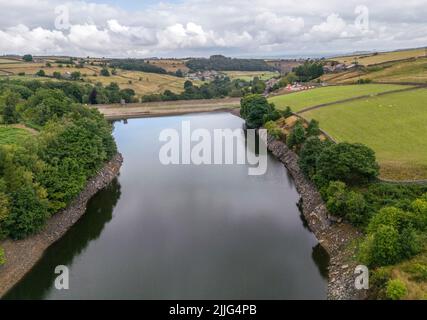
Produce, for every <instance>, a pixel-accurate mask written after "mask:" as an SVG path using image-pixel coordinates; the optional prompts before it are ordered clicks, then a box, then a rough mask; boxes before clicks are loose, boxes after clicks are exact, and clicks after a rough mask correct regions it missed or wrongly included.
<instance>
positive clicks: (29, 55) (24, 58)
mask: <svg viewBox="0 0 427 320" xmlns="http://www.w3.org/2000/svg"><path fill="white" fill-rule="evenodd" d="M22 60H24V61H26V62H31V61H33V56H32V55H31V54H26V55H24V56H23V57H22Z"/></svg>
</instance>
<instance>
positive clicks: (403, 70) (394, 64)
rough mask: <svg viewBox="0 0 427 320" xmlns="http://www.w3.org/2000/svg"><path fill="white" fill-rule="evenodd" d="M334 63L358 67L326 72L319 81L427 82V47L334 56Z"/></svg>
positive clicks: (337, 82) (341, 82)
mask: <svg viewBox="0 0 427 320" xmlns="http://www.w3.org/2000/svg"><path fill="white" fill-rule="evenodd" d="M331 61H335V63H341V64H344V65H345V66H351V65H353V64H354V63H355V62H357V63H358V66H357V67H353V68H350V69H349V70H346V69H344V70H342V71H339V72H332V73H327V74H324V75H323V76H322V77H321V78H320V80H321V81H324V82H327V83H334V84H351V83H356V82H358V81H366V80H367V81H373V82H392V83H420V84H424V83H427V54H426V50H424V49H414V50H406V51H393V52H385V53H379V54H377V55H363V56H344V57H337V58H333V59H331Z"/></svg>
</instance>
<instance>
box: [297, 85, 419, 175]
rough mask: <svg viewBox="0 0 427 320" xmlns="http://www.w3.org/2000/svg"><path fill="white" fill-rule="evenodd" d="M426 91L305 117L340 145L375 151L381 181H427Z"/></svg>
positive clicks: (355, 103) (342, 106)
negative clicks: (314, 121)
mask: <svg viewBox="0 0 427 320" xmlns="http://www.w3.org/2000/svg"><path fill="white" fill-rule="evenodd" d="M426 101H427V90H426V89H418V90H413V91H407V92H400V93H391V94H388V95H384V96H378V97H372V98H368V99H362V100H358V101H353V102H349V103H343V104H337V105H331V106H328V107H325V108H320V109H316V110H312V111H308V112H304V113H302V116H303V117H305V118H307V119H312V118H314V119H316V120H318V121H319V122H320V126H321V128H322V129H324V130H325V131H327V132H328V133H329V134H330V135H331V136H332V137H334V138H335V139H336V140H337V141H348V142H360V143H364V144H366V145H368V146H369V147H371V148H372V149H373V150H375V152H376V155H377V159H378V161H379V162H380V165H381V177H383V178H389V179H426V178H427V129H426V123H427V105H426Z"/></svg>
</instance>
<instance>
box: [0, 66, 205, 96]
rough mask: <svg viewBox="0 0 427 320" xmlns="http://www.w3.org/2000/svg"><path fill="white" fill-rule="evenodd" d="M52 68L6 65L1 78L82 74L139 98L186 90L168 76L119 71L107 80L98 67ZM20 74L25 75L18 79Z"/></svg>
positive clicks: (2, 68)
mask: <svg viewBox="0 0 427 320" xmlns="http://www.w3.org/2000/svg"><path fill="white" fill-rule="evenodd" d="M159 61H160V60H159ZM162 61H163V60H162ZM168 61H174V60H168ZM51 64H52V66H51V67H46V64H45V63H44V62H43V63H32V62H21V63H10V62H9V63H4V64H0V75H3V76H12V77H13V78H14V79H22V80H28V79H34V75H35V74H36V73H37V72H38V71H39V70H41V69H42V70H44V72H45V73H46V75H48V76H52V75H53V73H54V72H60V73H61V74H62V75H64V74H65V73H67V72H69V73H72V72H75V71H78V72H80V73H81V75H82V78H83V80H84V81H87V82H89V83H93V84H95V83H97V82H101V83H102V84H103V85H109V84H110V83H111V82H116V83H117V84H118V85H119V86H120V87H121V88H122V89H124V88H131V89H133V90H135V92H136V95H137V96H138V97H141V96H142V95H145V94H151V93H163V91H165V90H167V89H169V90H171V91H172V92H175V93H180V92H182V91H183V90H184V82H185V79H184V78H178V77H175V76H170V75H167V74H157V73H146V72H140V71H124V70H117V75H111V76H109V77H104V76H100V72H101V69H102V68H101V67H100V66H96V65H95V66H92V65H85V66H84V67H83V68H76V67H75V66H73V67H67V66H65V65H63V66H62V67H59V65H58V64H57V63H53V62H51ZM110 72H111V69H110ZM19 73H25V75H24V76H18V74H19ZM37 79H38V80H41V81H46V80H55V79H51V78H43V77H38V78H37ZM195 84H198V83H195Z"/></svg>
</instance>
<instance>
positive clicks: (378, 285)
mask: <svg viewBox="0 0 427 320" xmlns="http://www.w3.org/2000/svg"><path fill="white" fill-rule="evenodd" d="M390 279H391V271H390V269H389V268H385V267H381V268H377V269H375V270H373V271H372V273H371V276H370V279H369V286H370V290H369V291H370V293H371V294H372V296H373V298H374V299H386V298H387V295H386V289H387V283H388V281H389V280H390Z"/></svg>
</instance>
